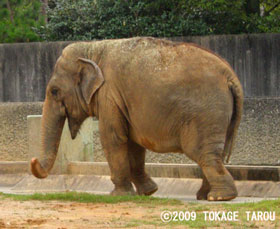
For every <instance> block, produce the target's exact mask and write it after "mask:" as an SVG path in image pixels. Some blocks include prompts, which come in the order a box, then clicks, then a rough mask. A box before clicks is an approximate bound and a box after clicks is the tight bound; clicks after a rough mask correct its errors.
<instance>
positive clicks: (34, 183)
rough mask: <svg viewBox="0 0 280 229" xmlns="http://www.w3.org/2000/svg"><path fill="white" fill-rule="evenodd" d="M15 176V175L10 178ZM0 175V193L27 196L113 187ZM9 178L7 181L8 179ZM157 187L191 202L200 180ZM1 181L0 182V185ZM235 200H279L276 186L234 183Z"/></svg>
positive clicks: (64, 178)
mask: <svg viewBox="0 0 280 229" xmlns="http://www.w3.org/2000/svg"><path fill="white" fill-rule="evenodd" d="M14 176H16V175H14ZM1 177H3V175H0V192H1V191H3V192H7V193H17V194H31V193H48V192H67V191H77V192H90V193H94V194H109V193H110V191H112V190H113V184H112V182H111V179H110V177H109V176H95V175H50V176H49V177H47V178H46V179H37V178H35V177H33V176H31V175H25V176H24V177H20V178H19V179H18V180H17V181H16V182H14V183H13V185H11V182H10V181H9V180H6V183H8V185H5V179H2V178H1ZM11 178H12V177H10V179H11ZM153 179H154V180H155V182H156V183H157V184H158V188H159V189H158V191H157V192H156V193H155V194H154V196H157V197H169V198H179V199H190V200H191V201H195V194H196V192H197V191H198V189H199V188H200V186H201V182H202V180H201V179H186V178H180V179H178V178H153ZM1 181H2V182H1ZM235 184H236V187H237V190H238V193H239V197H253V198H255V197H258V198H279V197H280V182H273V181H262V182H260V181H236V182H235Z"/></svg>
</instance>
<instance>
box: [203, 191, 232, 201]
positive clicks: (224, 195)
mask: <svg viewBox="0 0 280 229" xmlns="http://www.w3.org/2000/svg"><path fill="white" fill-rule="evenodd" d="M236 197H237V191H236V190H227V189H225V190H215V189H214V190H211V191H210V192H209V193H208V195H207V200H209V201H226V200H232V199H234V198H236Z"/></svg>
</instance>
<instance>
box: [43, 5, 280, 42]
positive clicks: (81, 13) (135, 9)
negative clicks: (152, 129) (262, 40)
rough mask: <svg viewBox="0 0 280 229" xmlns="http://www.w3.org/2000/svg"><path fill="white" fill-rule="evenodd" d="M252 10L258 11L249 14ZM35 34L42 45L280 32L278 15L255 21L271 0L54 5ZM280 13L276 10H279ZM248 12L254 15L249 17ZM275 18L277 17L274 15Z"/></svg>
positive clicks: (263, 17) (269, 6)
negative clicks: (138, 38) (48, 41)
mask: <svg viewBox="0 0 280 229" xmlns="http://www.w3.org/2000/svg"><path fill="white" fill-rule="evenodd" d="M248 5H250V7H251V8H252V9H257V11H256V12H257V13H254V11H252V9H251V8H249V7H248ZM50 6H51V9H49V11H48V18H49V22H48V24H47V25H46V26H44V27H43V28H42V29H41V30H40V31H39V33H40V35H41V36H42V38H43V39H45V40H93V39H106V38H123V37H133V36H154V37H175V36H189V35H209V34H239V33H262V32H279V30H280V25H279V15H280V14H275V13H274V12H275V11H277V7H275V9H274V10H273V11H272V12H270V13H269V14H268V15H266V16H261V15H260V10H259V9H260V7H261V6H262V7H263V9H264V10H267V9H269V8H272V7H274V6H275V2H273V1H272V0H262V2H259V1H253V2H252V0H235V1H227V0H213V1H208V0H187V1H185V0H155V1H149V0H138V1H136V0H95V1H92V0H80V1H75V0H57V1H52V2H51V4H50ZM278 8H280V7H278ZM252 12H253V13H252ZM278 12H279V11H278Z"/></svg>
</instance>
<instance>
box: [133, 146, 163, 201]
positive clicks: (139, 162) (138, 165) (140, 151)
mask: <svg viewBox="0 0 280 229" xmlns="http://www.w3.org/2000/svg"><path fill="white" fill-rule="evenodd" d="M145 154H146V152H145V149H144V148H143V147H141V146H140V145H138V144H136V143H134V142H132V141H129V142H128V155H129V163H130V174H131V181H132V182H133V184H134V185H135V187H136V189H137V193H138V195H146V196H148V195H152V194H153V193H154V192H156V191H157V190H158V186H157V184H156V183H155V182H154V181H153V180H152V179H151V177H150V176H149V175H148V174H147V173H146V172H145Z"/></svg>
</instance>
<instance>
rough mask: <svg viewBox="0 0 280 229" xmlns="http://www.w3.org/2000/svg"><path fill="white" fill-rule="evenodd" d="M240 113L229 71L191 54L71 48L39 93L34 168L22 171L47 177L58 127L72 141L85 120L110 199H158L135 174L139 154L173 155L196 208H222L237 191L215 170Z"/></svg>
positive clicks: (157, 46)
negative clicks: (95, 132)
mask: <svg viewBox="0 0 280 229" xmlns="http://www.w3.org/2000/svg"><path fill="white" fill-rule="evenodd" d="M242 110H243V90H242V86H241V83H240V81H239V79H238V77H237V75H236V74H235V72H234V71H233V69H232V68H231V67H230V65H229V64H228V62H226V61H225V60H224V59H223V58H221V57H219V56H218V55H216V54H214V53H213V52H211V51H210V50H207V49H204V48H202V47H200V46H198V45H196V44H192V43H185V42H173V41H169V40H165V39H158V38H153V37H134V38H123V39H110V40H99V41H87V42H76V43H72V44H70V45H68V46H67V47H66V48H64V50H63V51H62V54H61V56H60V57H59V58H58V60H57V62H56V64H55V67H54V71H53V74H52V76H51V78H50V80H49V82H48V85H47V88H46V97H45V101H44V105H43V115H42V156H40V157H42V158H40V157H39V158H32V159H31V161H30V167H31V171H32V173H33V175H34V176H36V177H37V178H45V177H47V176H48V173H49V171H50V170H51V168H52V167H53V164H54V162H55V159H56V154H57V151H58V146H59V143H60V137H61V133H62V128H63V126H64V122H65V120H66V118H67V119H68V124H69V130H70V133H71V137H72V139H75V137H76V135H77V133H78V131H79V128H80V126H81V124H82V123H83V121H84V120H85V119H86V118H87V117H90V116H95V117H96V118H97V119H98V120H99V124H98V125H99V131H100V140H101V144H102V147H103V150H104V152H105V156H106V159H107V161H108V165H109V168H110V172H111V181H112V182H113V184H114V189H113V191H112V192H111V194H112V195H137V194H138V195H151V194H153V193H154V192H156V191H157V190H158V186H157V184H156V183H155V182H154V181H153V179H152V178H151V177H150V176H149V175H148V174H147V173H146V172H145V150H146V149H149V150H151V151H154V152H159V153H166V152H177V153H183V154H185V155H186V156H188V157H189V158H190V159H191V160H193V161H194V162H196V163H197V164H198V165H199V166H200V168H201V171H202V174H203V180H202V186H201V188H200V189H199V191H198V192H197V194H196V198H197V199H198V200H208V201H218V200H231V199H234V198H235V197H237V189H236V186H235V184H234V179H233V177H232V176H231V174H230V173H229V172H228V170H227V169H226V168H225V166H224V163H225V158H226V157H227V162H228V160H229V157H230V155H231V152H232V150H233V145H234V142H235V139H236V136H237V131H238V127H239V124H240V121H241V115H242ZM133 184H134V186H135V189H134V186H133ZM135 190H136V191H135Z"/></svg>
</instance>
